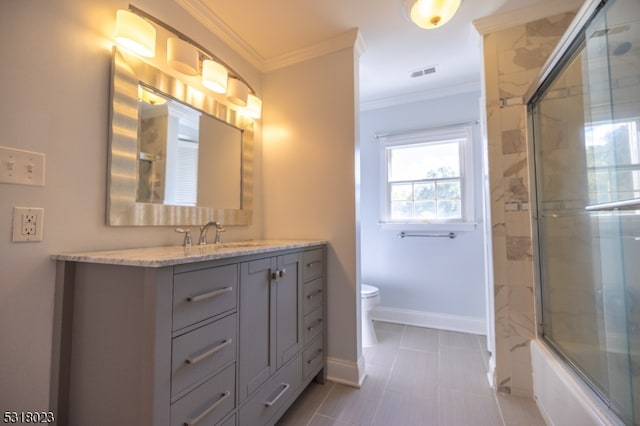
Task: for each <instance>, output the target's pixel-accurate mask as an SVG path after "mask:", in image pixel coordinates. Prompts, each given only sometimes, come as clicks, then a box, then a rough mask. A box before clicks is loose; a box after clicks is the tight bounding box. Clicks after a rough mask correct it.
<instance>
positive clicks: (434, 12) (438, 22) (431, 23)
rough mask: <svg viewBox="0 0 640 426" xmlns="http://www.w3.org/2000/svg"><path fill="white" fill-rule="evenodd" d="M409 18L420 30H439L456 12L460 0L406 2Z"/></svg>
mask: <svg viewBox="0 0 640 426" xmlns="http://www.w3.org/2000/svg"><path fill="white" fill-rule="evenodd" d="M406 1H407V2H408V3H407V5H408V6H409V7H410V9H409V17H410V18H411V20H412V21H413V22H414V23H415V24H416V25H417V26H419V27H420V28H424V29H433V28H440V27H441V26H443V25H444V24H446V23H447V22H449V20H450V19H451V18H453V15H455V13H456V12H457V10H458V8H459V7H460V3H461V1H462V0H406Z"/></svg>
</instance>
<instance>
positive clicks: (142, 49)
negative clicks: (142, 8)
mask: <svg viewBox="0 0 640 426" xmlns="http://www.w3.org/2000/svg"><path fill="white" fill-rule="evenodd" d="M115 39H116V44H117V45H118V46H120V47H122V48H123V49H126V50H128V51H130V52H132V53H134V54H136V55H140V56H145V57H148V58H152V57H153V56H154V55H155V54H156V29H155V28H154V27H153V25H151V23H150V22H147V21H146V20H145V19H144V18H143V17H141V16H138V15H136V14H135V13H133V12H130V11H128V10H118V11H117V12H116V37H115Z"/></svg>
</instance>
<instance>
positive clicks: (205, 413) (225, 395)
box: [184, 391, 231, 426]
mask: <svg viewBox="0 0 640 426" xmlns="http://www.w3.org/2000/svg"><path fill="white" fill-rule="evenodd" d="M229 395H231V392H229V391H226V392H225V393H223V394H221V395H220V399H218V400H217V401H216V402H214V403H213V404H211V406H210V407H209V408H207V409H206V410H204V411H203V412H202V413H200V415H199V416H198V417H196V418H195V419H192V420H189V421H186V422H184V426H193V425H195V424H196V423H198V422H199V421H200V420H202V419H204V418H205V417H207V416H208V415H209V413H211V412H212V411H213V410H215V409H216V408H218V406H219V405H220V404H222V403H223V402H224V400H225V399H227V398H228V397H229Z"/></svg>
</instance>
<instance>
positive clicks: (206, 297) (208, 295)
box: [187, 287, 233, 302]
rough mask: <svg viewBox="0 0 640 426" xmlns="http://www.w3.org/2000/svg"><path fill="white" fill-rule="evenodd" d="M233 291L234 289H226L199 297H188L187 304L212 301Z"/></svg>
mask: <svg viewBox="0 0 640 426" xmlns="http://www.w3.org/2000/svg"><path fill="white" fill-rule="evenodd" d="M230 291H233V287H225V288H221V289H220V290H214V291H210V292H209V293H203V294H199V295H197V296H189V297H187V302H199V301H201V300H206V299H211V298H212V297H216V296H220V295H221V294H224V293H228V292H230Z"/></svg>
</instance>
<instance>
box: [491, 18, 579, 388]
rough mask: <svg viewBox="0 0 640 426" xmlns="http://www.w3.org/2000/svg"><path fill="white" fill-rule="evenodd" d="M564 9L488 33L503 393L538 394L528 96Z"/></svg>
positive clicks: (564, 22)
mask: <svg viewBox="0 0 640 426" xmlns="http://www.w3.org/2000/svg"><path fill="white" fill-rule="evenodd" d="M573 16H574V14H573V13H567V14H561V15H558V16H553V17H549V18H545V19H540V20H537V21H533V22H529V23H527V24H523V25H518V26H515V27H512V28H509V29H505V30H500V31H496V32H493V33H490V34H485V35H484V41H483V43H484V67H485V70H484V73H485V93H486V104H487V138H488V145H489V147H488V148H489V153H488V157H489V179H490V190H491V225H492V238H493V269H494V271H493V273H494V293H495V302H494V303H495V322H496V330H495V337H496V353H495V361H496V370H495V374H496V384H497V388H498V390H499V391H501V392H504V393H511V394H518V395H526V396H532V395H533V383H532V376H531V356H530V350H529V342H530V341H531V339H533V338H535V333H536V318H535V293H534V292H535V291H536V290H535V286H534V273H533V247H532V231H531V219H530V205H529V201H530V194H529V177H528V176H529V172H528V160H529V159H528V147H527V131H526V107H525V105H524V101H525V100H524V95H525V93H526V92H527V90H528V89H529V86H530V85H531V83H532V82H533V81H534V80H535V78H536V77H537V75H538V73H539V71H540V69H541V67H542V66H543V65H544V63H545V61H546V60H547V59H548V57H549V55H550V54H551V52H552V51H553V49H554V48H555V46H556V44H557V42H558V41H559V40H560V38H561V36H562V34H563V33H564V31H565V30H566V28H567V27H568V26H569V24H570V22H571V20H572V19H573Z"/></svg>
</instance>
